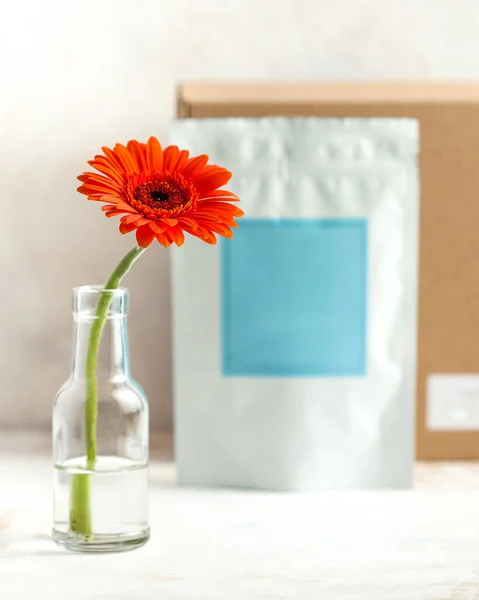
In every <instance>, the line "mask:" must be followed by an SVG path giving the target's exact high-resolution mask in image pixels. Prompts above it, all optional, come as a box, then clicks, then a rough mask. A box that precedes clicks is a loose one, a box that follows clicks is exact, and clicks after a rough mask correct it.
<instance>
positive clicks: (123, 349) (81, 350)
mask: <svg viewBox="0 0 479 600" xmlns="http://www.w3.org/2000/svg"><path fill="white" fill-rule="evenodd" d="M93 322H94V319H93V318H91V317H84V316H76V317H75V326H74V342H73V343H74V345H73V368H72V376H73V378H74V379H85V373H86V365H87V355H88V345H89V340H90V331H91V326H92V324H93ZM129 377H130V358H129V352H128V329H127V317H126V315H115V316H114V317H110V318H108V319H107V320H106V322H105V326H104V329H103V333H102V337H101V342H100V349H99V352H98V362H97V378H98V381H115V380H117V381H121V380H123V379H128V378H129Z"/></svg>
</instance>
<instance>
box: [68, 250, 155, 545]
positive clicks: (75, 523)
mask: <svg viewBox="0 0 479 600" xmlns="http://www.w3.org/2000/svg"><path fill="white" fill-rule="evenodd" d="M144 251H145V248H140V247H138V246H137V247H135V248H133V250H130V251H129V252H128V254H126V255H125V256H124V257H123V258H122V260H121V261H120V262H119V263H118V265H117V267H116V268H115V270H114V271H113V273H112V274H111V275H110V278H109V279H108V281H107V282H106V285H105V288H104V289H103V291H102V292H101V294H100V299H99V300H98V305H97V308H96V312H95V319H94V320H93V323H92V326H91V329H90V337H89V340H88V350H87V360H86V372H85V379H86V401H85V441H86V458H87V460H86V468H87V470H88V471H93V470H94V468H95V462H96V456H97V435H96V433H97V421H98V381H97V362H98V352H99V350H100V342H101V336H102V333H103V329H104V327H105V323H106V319H107V315H108V309H109V307H110V303H111V301H112V299H113V295H114V292H111V291H110V290H116V289H118V287H119V285H120V283H121V280H122V279H123V277H124V276H125V275H126V274H127V273H128V271H129V270H130V268H131V267H132V265H133V263H134V262H135V261H136V260H137V259H138V258H139V257H140V256H141V255H142V254H143V252H144ZM90 504H91V481H90V475H89V474H85V473H78V474H75V475H73V477H72V487H71V504H70V530H71V531H75V532H77V533H82V534H86V535H88V534H91V533H92V527H91V506H90Z"/></svg>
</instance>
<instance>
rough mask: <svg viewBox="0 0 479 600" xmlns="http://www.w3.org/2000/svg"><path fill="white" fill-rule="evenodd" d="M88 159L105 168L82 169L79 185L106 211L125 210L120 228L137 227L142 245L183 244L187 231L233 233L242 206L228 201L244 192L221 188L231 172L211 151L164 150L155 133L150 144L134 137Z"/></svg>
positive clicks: (208, 235) (207, 237)
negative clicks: (196, 153) (217, 162)
mask: <svg viewBox="0 0 479 600" xmlns="http://www.w3.org/2000/svg"><path fill="white" fill-rule="evenodd" d="M102 150H103V152H104V155H98V156H95V158H94V159H93V160H91V161H88V164H89V165H91V166H92V167H93V168H95V169H97V170H98V171H100V173H102V174H101V175H100V174H98V173H90V172H87V173H83V175H80V176H79V177H78V179H79V180H80V181H81V182H82V183H83V185H81V186H80V187H79V188H78V191H79V192H81V193H82V194H86V195H87V196H88V199H89V200H98V201H100V202H105V205H104V206H102V210H103V211H105V214H106V216H107V217H114V216H117V215H118V216H121V219H120V221H121V223H120V231H121V233H129V232H130V231H134V230H136V239H137V242H138V245H139V246H141V247H142V248H147V247H148V246H149V245H150V244H151V243H152V242H153V241H154V240H155V239H157V240H158V241H159V242H160V244H161V245H162V246H169V245H170V244H171V243H172V242H174V243H175V244H177V245H178V246H181V245H182V244H183V242H184V239H185V236H184V234H183V231H186V232H187V233H191V235H194V236H196V237H199V238H201V239H202V240H204V241H205V242H208V243H209V244H216V236H215V234H219V235H222V236H225V237H233V232H232V231H231V229H230V228H231V227H237V226H238V225H237V223H236V222H235V220H234V218H235V217H241V216H242V215H243V211H242V210H240V209H239V208H237V207H236V206H234V205H233V204H230V203H229V202H226V200H228V201H233V202H235V201H239V198H238V197H237V196H236V195H235V194H233V193H232V192H229V191H227V190H222V189H219V188H221V186H223V185H225V184H226V183H227V182H228V181H229V179H230V178H231V173H230V172H229V171H227V170H226V169H223V168H222V167H218V166H217V165H208V164H207V163H208V156H206V154H202V155H201V156H196V157H192V158H190V157H189V152H188V151H187V150H181V151H180V150H179V149H178V147H177V146H168V147H167V148H165V149H164V150H163V149H162V148H161V146H160V144H159V142H158V140H157V139H156V138H154V137H151V138H150V139H149V140H148V142H147V143H146V144H143V143H140V142H137V141H136V140H131V141H130V142H128V144H127V145H126V147H125V146H122V145H121V144H116V146H115V147H114V149H113V150H110V148H102Z"/></svg>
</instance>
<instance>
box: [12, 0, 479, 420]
mask: <svg viewBox="0 0 479 600" xmlns="http://www.w3.org/2000/svg"><path fill="white" fill-rule="evenodd" d="M0 4H1V12H0V66H1V70H0V73H1V79H0V139H1V144H0V244H1V246H0V250H1V252H0V285H1V296H0V298H1V300H0V426H12V425H18V424H20V425H24V426H38V425H41V426H45V427H48V426H49V420H50V411H51V402H52V398H53V396H54V393H55V391H56V389H57V388H58V386H59V384H60V383H61V382H62V380H63V379H65V377H66V375H67V374H68V370H69V363H70V352H71V316H70V312H69V307H70V289H71V287H72V286H74V285H77V284H81V283H95V282H102V281H104V280H105V278H106V276H107V274H108V273H109V272H110V271H111V270H112V268H113V266H114V265H115V264H116V262H117V261H118V260H119V258H120V257H121V256H122V254H123V253H124V252H126V251H127V250H128V249H129V248H130V247H131V246H132V245H133V244H134V238H133V237H132V236H125V237H123V236H120V234H119V233H118V231H117V222H113V220H108V219H105V218H104V217H103V215H102V213H101V211H100V210H99V206H98V204H96V203H91V202H90V203H89V202H87V201H86V199H85V198H84V197H83V196H80V195H79V194H78V193H77V192H76V191H75V189H76V185H77V182H76V179H75V178H76V175H77V174H79V173H80V172H81V171H83V170H84V169H86V160H87V159H89V158H91V157H92V156H93V155H94V154H95V153H96V152H97V151H98V150H99V148H100V146H102V145H105V144H106V145H111V144H113V143H115V142H116V141H122V142H124V141H127V140H128V139H130V138H137V139H140V140H145V139H146V138H147V137H148V136H150V135H151V134H155V135H158V136H160V137H161V135H162V131H164V124H165V121H166V120H167V119H169V118H170V117H171V116H172V115H173V113H174V106H175V101H174V94H175V85H176V83H177V82H178V81H181V80H185V79H249V80H251V79H397V78H402V79H403V78H420V79H438V78H441V79H479V6H478V3H477V0H455V1H454V2H452V1H451V0H334V2H331V1H330V0H135V1H133V0H82V2H71V1H65V0H57V1H52V0H42V1H41V2H39V1H38V0H16V1H15V2H7V1H6V0H4V1H3V2H1V3H0ZM168 252H169V251H166V250H164V249H162V248H160V246H159V245H156V246H154V247H152V248H151V249H150V250H149V251H148V253H147V255H146V256H144V257H143V258H142V260H141V261H140V263H138V264H137V265H136V267H135V269H134V272H132V274H131V275H130V276H129V279H128V282H127V285H128V286H129V287H130V288H131V289H132V292H133V294H132V301H133V313H132V316H131V319H130V321H131V324H130V340H131V346H132V362H133V373H134V374H135V376H136V378H137V379H138V381H140V383H142V384H143V386H144V388H145V390H146V392H147V394H148V396H149V398H150V402H151V404H152V411H151V412H152V423H153V426H154V427H155V428H157V429H169V428H170V427H171V379H170V350H169V344H170V327H169V319H170V317H169V311H170V306H169V270H168Z"/></svg>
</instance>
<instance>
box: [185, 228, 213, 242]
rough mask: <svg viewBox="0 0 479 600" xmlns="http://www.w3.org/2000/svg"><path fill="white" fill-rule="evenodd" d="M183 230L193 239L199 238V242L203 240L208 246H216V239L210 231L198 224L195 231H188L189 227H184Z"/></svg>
mask: <svg viewBox="0 0 479 600" xmlns="http://www.w3.org/2000/svg"><path fill="white" fill-rule="evenodd" d="M184 230H185V231H186V232H187V233H189V234H190V235H194V236H195V237H197V238H200V240H203V241H204V242H206V243H208V244H212V245H214V244H216V238H215V236H214V235H213V233H212V232H211V231H208V229H206V227H202V226H201V225H200V224H197V227H196V229H190V228H189V227H185V228H184Z"/></svg>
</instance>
